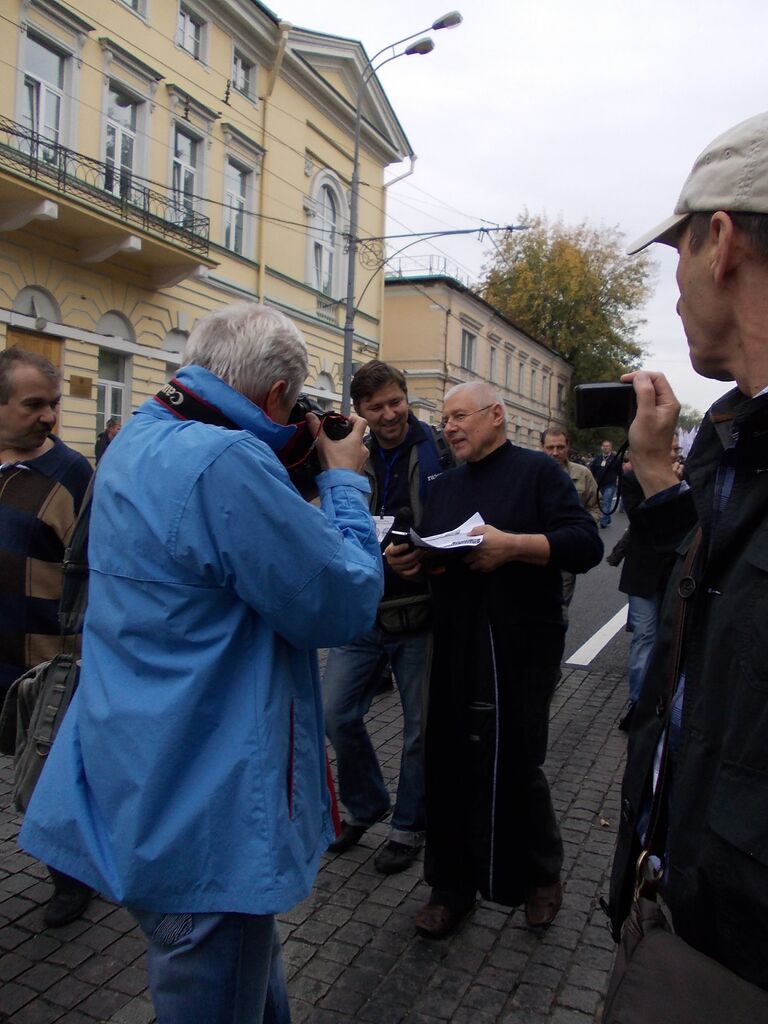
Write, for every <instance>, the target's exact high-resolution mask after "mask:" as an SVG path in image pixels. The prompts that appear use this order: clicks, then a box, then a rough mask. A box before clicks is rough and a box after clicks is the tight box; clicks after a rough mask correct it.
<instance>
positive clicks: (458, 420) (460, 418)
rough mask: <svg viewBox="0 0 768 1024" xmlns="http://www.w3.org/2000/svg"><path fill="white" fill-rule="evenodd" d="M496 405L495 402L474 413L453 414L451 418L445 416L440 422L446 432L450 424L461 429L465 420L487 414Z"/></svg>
mask: <svg viewBox="0 0 768 1024" xmlns="http://www.w3.org/2000/svg"><path fill="white" fill-rule="evenodd" d="M494 405H496V403H495V402H491V404H490V405H484V406H483V407H482V409H475V410H474V412H452V413H451V414H450V415H449V416H443V418H442V419H441V420H440V426H441V427H442V428H443V430H445V428H446V427H447V426H448V424H449V423H455V424H456V426H457V427H460V426H461V424H462V423H463V422H464V420H466V419H469V417H470V416H477V414H478V413H479V412H485V410H486V409H492V408H493V406H494Z"/></svg>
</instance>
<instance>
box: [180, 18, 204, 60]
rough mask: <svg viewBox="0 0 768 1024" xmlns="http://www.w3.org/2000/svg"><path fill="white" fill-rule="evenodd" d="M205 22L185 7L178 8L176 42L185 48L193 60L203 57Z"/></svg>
mask: <svg viewBox="0 0 768 1024" xmlns="http://www.w3.org/2000/svg"><path fill="white" fill-rule="evenodd" d="M204 31H205V22H204V21H203V20H202V19H201V18H198V17H197V16H196V15H194V14H192V13H191V12H190V11H188V10H187V9H186V8H185V7H180V8H179V21H178V27H177V29H176V43H177V45H179V46H180V47H181V48H182V50H186V51H187V53H189V54H191V55H192V56H193V57H194V58H195V60H202V59H203V33H204Z"/></svg>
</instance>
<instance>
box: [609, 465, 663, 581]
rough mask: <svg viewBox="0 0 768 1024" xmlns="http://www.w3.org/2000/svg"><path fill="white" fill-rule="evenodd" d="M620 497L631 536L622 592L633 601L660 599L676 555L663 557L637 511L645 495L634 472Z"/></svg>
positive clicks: (625, 481) (624, 481)
mask: <svg viewBox="0 0 768 1024" xmlns="http://www.w3.org/2000/svg"><path fill="white" fill-rule="evenodd" d="M621 496H622V499H623V500H624V511H625V512H626V513H627V519H628V520H629V532H628V536H627V542H626V546H625V548H624V564H623V565H622V567H621V577H620V578H619V590H620V591H621V592H622V594H631V595H632V596H634V597H656V596H661V595H662V594H663V592H664V588H665V586H666V583H667V579H668V578H669V573H670V570H671V568H672V564H673V562H674V553H671V554H666V555H661V554H659V552H658V551H657V550H656V544H655V542H654V535H653V533H652V532H651V531H650V530H649V529H648V528H647V526H646V523H645V517H644V516H643V515H642V514H640V515H639V516H638V509H639V507H640V505H641V504H642V502H643V500H644V495H643V491H642V488H641V487H640V484H639V483H638V480H637V477H636V476H635V474H634V473H633V472H631V471H630V472H628V473H625V474H624V475H623V476H622V478H621Z"/></svg>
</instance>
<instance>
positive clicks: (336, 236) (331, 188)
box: [305, 170, 347, 299]
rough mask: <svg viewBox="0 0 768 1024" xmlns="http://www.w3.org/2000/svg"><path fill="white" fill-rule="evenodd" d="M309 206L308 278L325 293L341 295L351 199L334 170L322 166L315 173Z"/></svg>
mask: <svg viewBox="0 0 768 1024" xmlns="http://www.w3.org/2000/svg"><path fill="white" fill-rule="evenodd" d="M305 209H306V211H307V213H308V214H309V218H310V231H309V249H308V252H307V280H308V281H309V283H310V284H311V285H312V287H313V288H316V289H317V291H319V292H321V293H322V294H323V295H327V296H328V297H329V298H332V299H337V298H339V297H340V296H341V293H342V289H343V276H344V275H343V268H342V263H343V258H342V257H343V251H344V247H343V234H344V231H345V230H346V220H347V200H346V197H345V195H344V191H343V189H342V187H341V182H340V181H339V180H338V178H337V177H336V176H335V175H334V174H332V172H330V171H328V170H322V171H319V172H318V173H317V174H316V175H315V177H314V180H313V182H312V188H311V190H310V194H309V197H308V199H307V201H306V203H305Z"/></svg>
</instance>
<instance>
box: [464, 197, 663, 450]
mask: <svg viewBox="0 0 768 1024" xmlns="http://www.w3.org/2000/svg"><path fill="white" fill-rule="evenodd" d="M518 223H520V224H525V225H527V230H524V231H513V232H509V233H508V234H507V235H506V236H505V238H504V240H503V241H502V242H500V243H499V244H498V245H497V248H496V251H495V252H494V253H493V254H492V258H491V261H490V263H488V264H487V265H486V266H485V267H484V268H483V278H482V281H481V284H480V291H481V294H482V296H483V298H485V299H486V300H487V301H488V302H490V303H491V305H493V306H495V307H496V308H497V309H499V310H500V311H501V312H502V313H504V314H505V315H506V316H508V317H509V319H510V320H512V321H513V322H514V323H516V324H517V325H518V326H519V327H521V328H522V329H523V330H524V331H526V333H528V334H530V335H532V336H533V337H534V338H537V339H538V340H540V341H542V342H543V343H544V344H546V345H549V346H551V347H552V348H554V349H556V350H557V351H558V352H559V353H560V354H561V355H562V356H565V358H566V359H567V360H568V361H569V362H570V363H571V364H572V366H573V370H574V381H573V382H574V384H581V383H585V382H587V381H612V380H614V381H615V380H618V379H619V377H620V376H621V374H622V373H627V372H628V371H629V370H633V369H637V368H638V367H639V365H640V361H641V358H642V356H643V354H644V350H643V347H642V345H641V344H640V343H639V342H638V341H637V333H638V330H639V329H640V327H641V326H642V325H643V323H644V321H643V319H642V317H641V315H640V310H641V309H642V306H643V305H644V303H645V301H646V299H647V298H648V296H649V294H650V291H651V286H652V283H653V281H652V279H653V273H654V270H655V266H654V263H653V261H652V259H651V257H650V256H649V255H648V254H647V253H640V254H639V255H637V256H627V255H625V252H624V250H625V245H626V242H625V239H624V236H623V235H622V234H621V232H620V231H619V230H618V229H617V228H605V227H601V228H595V227H592V226H591V225H589V224H588V223H587V222H583V223H581V224H578V225H577V226H576V227H568V226H567V225H565V224H563V223H562V221H555V222H550V221H549V220H548V219H547V217H546V216H537V217H533V216H530V215H529V214H528V213H527V211H524V212H523V214H522V215H521V217H520V219H519V221H518ZM598 433H599V432H598ZM606 434H607V436H611V432H610V431H606ZM582 440H583V441H587V440H588V439H587V438H586V437H583V438H582ZM589 440H590V441H591V437H590V438H589Z"/></svg>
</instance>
